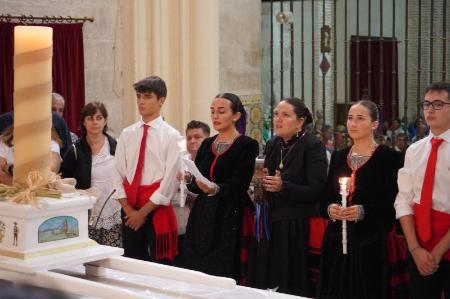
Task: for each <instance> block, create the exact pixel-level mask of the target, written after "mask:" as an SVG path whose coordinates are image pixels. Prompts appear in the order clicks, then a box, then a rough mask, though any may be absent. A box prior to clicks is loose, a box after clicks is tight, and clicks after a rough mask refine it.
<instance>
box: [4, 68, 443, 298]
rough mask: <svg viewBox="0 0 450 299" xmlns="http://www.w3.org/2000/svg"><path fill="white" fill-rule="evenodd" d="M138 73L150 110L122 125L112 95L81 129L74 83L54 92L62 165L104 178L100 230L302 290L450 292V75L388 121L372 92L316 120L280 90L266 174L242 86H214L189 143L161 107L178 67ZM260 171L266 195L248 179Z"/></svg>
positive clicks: (184, 262) (392, 294)
mask: <svg viewBox="0 0 450 299" xmlns="http://www.w3.org/2000/svg"><path fill="white" fill-rule="evenodd" d="M133 87H134V90H135V92H136V104H137V109H138V112H139V114H140V116H141V117H140V119H139V120H138V121H137V122H136V123H134V124H132V125H130V126H128V127H127V128H125V129H124V130H123V131H122V132H121V134H120V136H119V138H118V139H117V140H116V139H115V138H113V137H111V136H110V135H109V134H108V133H107V130H108V126H107V122H108V112H107V109H106V107H105V105H104V104H103V103H101V102H91V103H88V104H86V105H85V107H84V108H83V109H82V111H81V115H80V128H81V130H80V132H79V136H76V135H75V134H73V133H71V132H70V131H69V130H68V128H67V125H66V124H65V122H64V119H63V118H62V115H63V114H62V112H63V110H64V99H63V98H62V96H61V95H59V94H57V93H54V94H53V107H52V110H53V128H52V139H53V141H52V153H53V156H54V159H53V163H52V171H54V172H55V173H60V174H61V176H62V177H70V178H75V179H76V181H77V183H76V187H77V188H78V189H88V188H91V187H96V188H98V189H99V190H100V191H101V192H100V197H99V198H98V200H97V203H96V204H95V206H94V208H93V209H92V211H91V212H90V213H91V215H90V219H91V221H90V222H89V236H90V237H91V238H92V239H94V240H95V241H97V242H98V243H99V244H104V245H109V246H118V247H123V248H124V256H126V257H129V258H135V259H140V260H144V261H153V262H158V263H164V264H169V265H175V266H180V267H185V268H189V269H193V270H199V271H202V272H205V273H208V274H211V275H218V276H225V277H231V278H234V279H235V280H236V281H237V282H238V283H240V284H242V285H247V286H251V287H258V288H263V289H267V288H270V289H276V290H278V291H280V292H284V293H288V294H293V295H301V296H308V297H316V298H324V299H326V298H328V299H370V298H373V299H375V298H376V299H379V298H386V299H388V298H432V299H440V298H441V295H442V294H444V295H442V296H446V297H445V298H450V289H449V288H450V203H449V197H448V194H449V193H450V190H449V189H448V188H449V186H450V181H449V178H450V173H449V172H448V170H449V169H450V148H449V146H450V83H446V82H439V83H435V84H432V85H431V86H429V87H428V88H427V90H426V93H425V98H424V101H423V103H422V108H423V111H424V116H419V117H417V119H415V120H414V121H412V122H408V121H407V120H406V119H404V120H399V119H394V120H393V121H392V123H388V122H387V121H384V122H383V121H381V120H380V111H379V109H378V107H377V106H376V105H375V104H374V103H373V102H371V101H369V100H361V101H358V102H355V103H352V105H351V106H350V107H349V111H348V116H347V122H346V124H345V125H344V124H341V125H337V126H336V127H335V128H334V129H333V127H331V126H329V125H324V124H323V120H321V119H320V118H319V119H317V120H316V122H314V121H313V115H312V113H311V112H310V111H309V109H308V107H306V105H305V104H304V103H303V101H301V100H300V99H298V98H294V97H289V98H284V99H280V102H279V104H278V105H277V106H276V108H275V109H274V111H273V116H274V119H273V123H274V133H275V134H274V137H273V138H271V139H270V140H269V141H267V144H266V146H265V150H264V153H262V154H263V156H264V163H263V168H262V175H261V176H260V177H259V181H258V180H257V179H255V176H254V175H255V174H254V171H255V159H256V157H257V156H258V151H259V145H258V142H257V141H256V140H254V139H252V138H250V137H248V136H246V135H245V123H246V111H245V109H244V106H243V104H242V102H241V100H240V99H239V97H238V96H237V95H235V94H233V93H220V94H218V95H217V96H215V97H214V98H213V99H212V101H211V106H210V111H211V114H210V117H211V123H212V124H213V129H214V130H215V131H217V132H218V133H217V134H216V135H214V136H210V128H209V126H208V125H207V124H205V123H204V122H201V121H197V120H194V121H191V122H189V123H188V124H187V127H186V131H185V133H186V149H187V151H186V152H185V154H184V156H182V153H181V151H180V148H179V142H180V139H181V135H180V133H179V132H178V131H177V130H176V129H174V128H173V127H171V126H170V125H169V124H168V123H167V122H166V121H165V120H164V119H163V117H162V116H161V109H162V107H163V105H164V103H165V101H166V96H167V87H166V85H165V82H164V81H163V80H162V79H161V78H159V77H157V76H151V77H147V78H144V79H142V80H140V81H138V82H136V83H135V84H134V85H133ZM317 115H318V116H320V113H317ZM13 116H14V115H13V113H12V112H9V113H6V114H3V115H1V116H0V184H11V183H12V174H13V172H14V159H13V155H12V152H13V148H14V142H13V141H14V139H13V128H12V125H13ZM441 144H442V145H441ZM409 146H410V149H408V147H409ZM439 146H440V148H439ZM260 154H261V153H260ZM438 155H439V157H440V158H439V159H440V160H439V163H437V166H436V161H437V160H438V158H437V157H438ZM182 159H186V160H191V161H194V163H195V165H196V166H197V168H198V170H199V171H200V173H201V174H202V175H203V176H204V178H206V179H207V181H205V180H203V179H200V178H198V177H193V176H192V175H191V174H190V173H189V172H188V171H187V168H186V166H183V164H182ZM435 169H436V171H435ZM435 172H436V176H435ZM343 176H345V177H348V178H349V186H348V190H347V191H348V206H343V205H341V189H340V188H341V186H340V184H339V178H341V177H343ZM435 177H436V179H434V178H435ZM252 180H253V183H254V184H256V185H258V186H259V188H261V190H260V192H261V193H260V194H261V196H260V199H259V200H260V201H259V202H255V201H254V198H251V197H250V195H249V192H248V189H249V186H250V184H251V183H252ZM433 191H434V193H433ZM184 196H185V198H184ZM182 197H183V198H182ZM181 202H186V206H185V205H184V204H181ZM396 217H397V218H398V219H399V221H397V220H396ZM344 221H345V223H346V224H347V230H348V253H347V252H343V251H342V245H341V244H342V242H343V236H342V224H343V223H344ZM319 228H322V229H319ZM402 229H403V231H404V236H403V232H402ZM313 249H315V250H313ZM317 250H318V251H317ZM408 273H409V274H408ZM430 289H432V291H430Z"/></svg>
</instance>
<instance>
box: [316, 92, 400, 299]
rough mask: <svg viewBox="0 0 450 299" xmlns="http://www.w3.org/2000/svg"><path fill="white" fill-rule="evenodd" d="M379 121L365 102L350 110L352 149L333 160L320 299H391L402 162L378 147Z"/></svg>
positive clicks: (324, 212)
mask: <svg viewBox="0 0 450 299" xmlns="http://www.w3.org/2000/svg"><path fill="white" fill-rule="evenodd" d="M378 119H379V116H378V109H377V106H376V105H375V104H374V103H373V102H370V101H367V100H363V101H359V102H357V103H356V104H354V105H352V106H351V108H350V110H349V112H348V117H347V130H348V133H349V135H350V137H351V138H352V139H353V142H354V144H353V146H351V147H349V148H346V149H343V150H340V151H336V152H334V153H333V155H332V157H331V162H330V168H329V174H328V179H327V183H326V187H325V196H324V197H323V201H322V202H321V204H320V211H321V214H322V216H323V217H326V218H328V219H330V220H331V222H330V223H329V225H328V227H327V229H326V232H325V237H324V241H323V247H322V260H321V267H320V272H319V273H320V278H319V284H318V294H317V298H321V299H325V298H333V299H338V298H343V299H344V298H345V299H368V298H374V299H375V298H377V299H380V298H391V297H392V293H391V288H390V283H391V281H390V275H391V273H389V272H390V270H389V260H390V256H388V254H389V252H388V233H389V231H391V230H392V227H393V224H394V219H395V214H394V207H393V204H394V200H395V196H396V194H397V192H398V189H397V172H398V170H399V168H400V167H401V166H402V165H403V156H402V154H401V153H398V152H396V151H394V150H393V149H391V148H389V147H387V146H385V145H378V144H377V143H376V142H375V139H374V131H375V130H376V129H377V128H378V124H379V123H378ZM341 177H348V178H350V181H349V184H348V196H347V202H348V204H347V207H343V206H341V204H340V203H341V195H340V185H339V178H341ZM344 188H345V187H344ZM343 220H346V223H347V224H346V225H347V240H348V245H347V250H348V251H347V253H346V254H344V253H343V245H342V223H343V222H342V221H343ZM393 249H395V248H392V247H391V248H390V250H389V251H394V250H393Z"/></svg>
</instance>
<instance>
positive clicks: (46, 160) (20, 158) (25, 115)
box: [14, 26, 53, 186]
mask: <svg viewBox="0 0 450 299" xmlns="http://www.w3.org/2000/svg"><path fill="white" fill-rule="evenodd" d="M52 36H53V30H52V28H50V27H42V26H16V27H15V28H14V183H19V184H20V185H22V186H25V183H26V178H27V176H28V173H29V172H30V171H31V170H38V171H39V172H41V173H48V172H49V171H50V142H51V127H52V115H51V93H52Z"/></svg>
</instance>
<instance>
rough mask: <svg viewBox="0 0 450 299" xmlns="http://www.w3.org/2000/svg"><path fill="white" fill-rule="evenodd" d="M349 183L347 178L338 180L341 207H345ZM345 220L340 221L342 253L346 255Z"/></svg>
mask: <svg viewBox="0 0 450 299" xmlns="http://www.w3.org/2000/svg"><path fill="white" fill-rule="evenodd" d="M349 183H350V178H349V177H341V178H339V186H340V191H339V193H340V194H341V197H342V201H341V205H342V207H344V208H346V207H347V195H348V186H349ZM347 242H348V241H347V220H342V253H343V254H347Z"/></svg>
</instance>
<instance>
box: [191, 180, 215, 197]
mask: <svg viewBox="0 0 450 299" xmlns="http://www.w3.org/2000/svg"><path fill="white" fill-rule="evenodd" d="M195 182H196V183H197V186H198V187H199V188H200V190H202V191H203V192H204V193H206V194H212V193H215V192H216V187H215V186H213V187H209V186H208V185H206V184H205V183H202V182H201V181H198V180H196V181H195Z"/></svg>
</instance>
